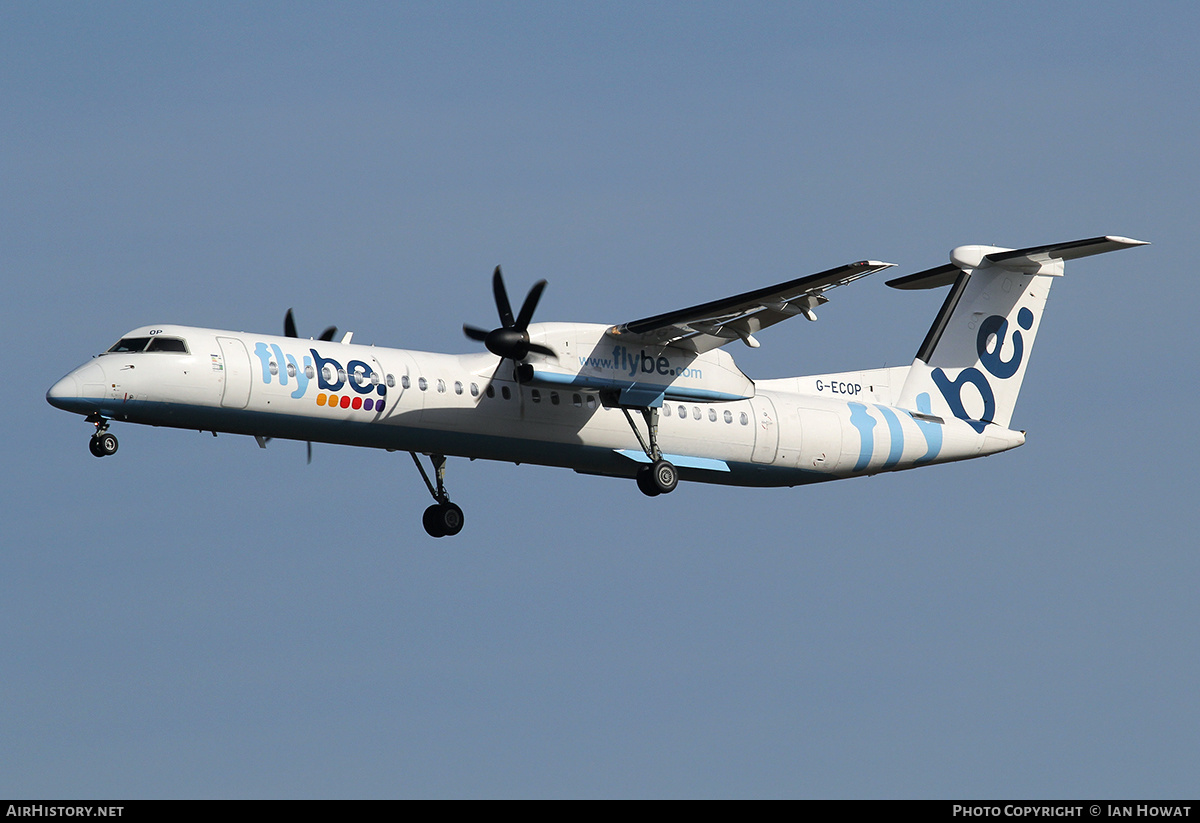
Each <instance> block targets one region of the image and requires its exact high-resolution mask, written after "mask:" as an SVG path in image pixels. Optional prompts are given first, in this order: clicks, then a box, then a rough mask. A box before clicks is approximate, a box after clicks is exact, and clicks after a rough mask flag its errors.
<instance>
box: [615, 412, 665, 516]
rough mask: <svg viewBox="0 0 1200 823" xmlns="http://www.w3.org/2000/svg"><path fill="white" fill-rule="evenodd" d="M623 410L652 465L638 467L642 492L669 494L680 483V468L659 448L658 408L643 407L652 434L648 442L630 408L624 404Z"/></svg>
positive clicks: (647, 427) (650, 495) (645, 493)
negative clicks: (667, 458) (665, 458)
mask: <svg viewBox="0 0 1200 823" xmlns="http://www.w3.org/2000/svg"><path fill="white" fill-rule="evenodd" d="M621 411H622V412H624V414H625V419H626V420H628V421H629V428H631V429H633V433H634V435H635V436H636V437H637V439H638V444H639V445H640V446H641V447H642V451H644V452H645V453H646V456H647V457H649V458H650V465H649V466H643V467H642V468H640V469H638V473H637V486H638V488H639V489H640V490H641V492H642V494H644V495H646V496H647V497H657V496H658V495H660V494H669V493H670V492H673V491H675V487H676V486H678V485H679V469H677V468H675V465H674V464H673V463H671V462H670V461H668V460H664V459H663V456H662V452H661V451H659V448H658V409H657V408H654V407H649V408H643V409H642V410H641V411H642V417H644V418H645V419H646V430H647V432H648V433H649V435H650V442H649V443H647V442H646V438H644V437H642V433H641V432H640V431H638V427H637V424H636V423H634V421H633V415H631V414H630V413H629V409H627V408H625V407H624V406H622V407H621Z"/></svg>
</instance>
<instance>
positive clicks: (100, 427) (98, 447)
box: [88, 416, 118, 457]
mask: <svg viewBox="0 0 1200 823" xmlns="http://www.w3.org/2000/svg"><path fill="white" fill-rule="evenodd" d="M88 422H89V423H93V424H95V426H96V433H95V434H93V435H92V439H91V441H90V442H89V443H88V450H89V451H91V453H92V454H93V455H95V456H96V457H108V456H109V455H110V454H116V453H117V445H118V444H117V436H116V435H115V434H112V433H111V432H109V430H108V421H107V420H105V419H104V418H103V417H99V416H97V417H94V418H93V417H89V418H88Z"/></svg>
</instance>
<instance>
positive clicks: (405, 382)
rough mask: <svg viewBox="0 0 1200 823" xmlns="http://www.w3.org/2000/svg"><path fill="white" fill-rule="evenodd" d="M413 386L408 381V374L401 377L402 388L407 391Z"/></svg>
mask: <svg viewBox="0 0 1200 823" xmlns="http://www.w3.org/2000/svg"><path fill="white" fill-rule="evenodd" d="M411 385H412V381H411V380H409V379H408V375H407V374H402V375H400V388H402V389H407V388H408V387H409V386H411Z"/></svg>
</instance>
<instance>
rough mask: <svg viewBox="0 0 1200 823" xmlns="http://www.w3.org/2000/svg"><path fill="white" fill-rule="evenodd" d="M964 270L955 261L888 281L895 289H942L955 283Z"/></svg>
mask: <svg viewBox="0 0 1200 823" xmlns="http://www.w3.org/2000/svg"><path fill="white" fill-rule="evenodd" d="M961 272H962V269H960V268H959V267H958V266H956V265H954V264H953V263H947V264H946V265H944V266H938V267H937V268H936V269H926V270H925V271H919V272H917V273H916V274H906V275H904V276H903V277H897V278H895V279H893V280H889V281H887V285H889V286H891V287H892V288H893V289H906V290H915V289H940V288H941V287H942V286H949V285H952V284H953V283H954V279H955V278H956V277H958V275H959V274H960V273H961Z"/></svg>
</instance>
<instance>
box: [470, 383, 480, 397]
mask: <svg viewBox="0 0 1200 823" xmlns="http://www.w3.org/2000/svg"><path fill="white" fill-rule="evenodd" d="M471 396H472V397H478V396H479V385H478V384H476V383H472V384H471Z"/></svg>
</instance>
